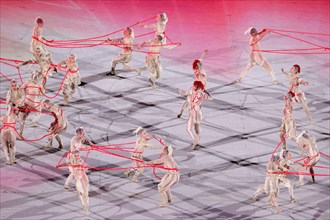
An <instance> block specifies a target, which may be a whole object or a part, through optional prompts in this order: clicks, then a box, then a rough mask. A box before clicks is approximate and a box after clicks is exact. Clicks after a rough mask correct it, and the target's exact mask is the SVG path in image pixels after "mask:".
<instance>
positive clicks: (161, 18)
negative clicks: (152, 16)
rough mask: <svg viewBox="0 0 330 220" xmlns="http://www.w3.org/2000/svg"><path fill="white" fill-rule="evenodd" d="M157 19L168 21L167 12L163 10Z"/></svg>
mask: <svg viewBox="0 0 330 220" xmlns="http://www.w3.org/2000/svg"><path fill="white" fill-rule="evenodd" d="M156 20H157V21H161V22H165V23H166V22H167V21H168V17H167V15H166V14H165V12H162V13H159V14H158V15H157V17H156Z"/></svg>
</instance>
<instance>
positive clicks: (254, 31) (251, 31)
mask: <svg viewBox="0 0 330 220" xmlns="http://www.w3.org/2000/svg"><path fill="white" fill-rule="evenodd" d="M257 33H258V31H257V29H256V28H252V29H251V30H250V34H257Z"/></svg>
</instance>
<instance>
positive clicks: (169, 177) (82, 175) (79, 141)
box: [1, 13, 319, 215]
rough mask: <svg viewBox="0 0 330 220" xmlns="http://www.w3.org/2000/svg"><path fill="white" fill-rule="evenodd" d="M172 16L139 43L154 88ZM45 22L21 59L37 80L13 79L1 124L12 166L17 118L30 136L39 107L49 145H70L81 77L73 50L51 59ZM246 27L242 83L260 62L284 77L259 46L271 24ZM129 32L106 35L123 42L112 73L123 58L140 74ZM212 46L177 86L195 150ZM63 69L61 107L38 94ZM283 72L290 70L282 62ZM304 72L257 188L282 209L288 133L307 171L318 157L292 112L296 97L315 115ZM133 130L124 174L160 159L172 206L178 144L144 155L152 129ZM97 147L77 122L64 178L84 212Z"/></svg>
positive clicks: (162, 186)
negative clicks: (65, 137)
mask: <svg viewBox="0 0 330 220" xmlns="http://www.w3.org/2000/svg"><path fill="white" fill-rule="evenodd" d="M167 22H168V17H167V15H166V14H165V13H160V14H158V15H157V16H156V23H153V24H150V25H143V27H144V28H153V29H154V30H155V36H154V39H152V40H147V41H145V42H142V43H140V44H139V45H138V48H141V47H144V46H145V45H149V48H150V49H149V52H148V53H147V55H146V67H147V70H148V71H149V72H150V77H149V81H150V83H151V87H152V88H155V87H156V84H155V82H156V80H157V79H159V77H160V75H161V72H162V65H161V61H160V51H161V49H162V48H167V49H172V48H175V47H177V46H179V45H180V44H175V45H168V44H166V34H165V29H166V24H167ZM43 25H44V21H43V20H42V19H41V18H40V17H37V18H36V20H35V26H34V28H33V35H32V36H33V37H32V42H31V45H30V52H31V53H32V54H33V57H32V58H31V59H29V60H27V61H25V62H22V63H20V64H18V65H17V68H20V67H21V66H23V65H26V64H30V65H31V67H30V68H29V72H32V73H31V79H30V80H28V81H26V82H24V83H23V84H22V85H21V86H18V83H17V81H15V80H12V81H11V88H10V89H9V91H8V93H7V98H6V104H7V112H6V114H5V115H4V116H1V120H2V123H3V125H6V126H5V127H4V128H3V129H2V131H1V142H2V145H3V147H4V152H5V155H6V164H9V165H10V164H15V163H16V160H15V152H16V147H15V142H16V129H15V122H16V120H19V132H18V134H19V138H21V139H22V140H25V139H24V137H23V130H24V126H25V121H26V119H27V117H28V115H29V114H30V113H35V116H34V118H33V119H32V123H31V125H30V126H31V127H35V126H37V122H38V120H39V119H40V116H41V112H42V110H45V111H47V112H49V114H50V115H52V116H53V117H54V121H53V122H52V123H51V124H50V126H49V128H48V130H47V132H48V142H47V144H46V147H51V146H52V143H53V138H55V139H56V141H57V142H58V149H59V150H61V149H62V148H63V147H64V146H65V144H63V142H62V140H61V137H60V135H62V134H63V133H65V132H66V129H67V127H68V124H69V121H68V120H67V118H66V116H65V111H64V110H63V109H62V107H61V106H66V105H67V104H68V103H69V102H70V100H71V98H72V97H73V95H74V94H75V92H76V90H77V89H78V86H79V85H80V83H81V76H80V73H79V67H78V64H77V57H76V55H75V54H70V55H69V56H68V57H67V58H66V59H64V60H63V61H61V62H59V63H58V64H57V65H55V64H54V63H53V61H52V55H51V53H50V52H49V51H48V50H47V48H46V47H45V46H44V43H45V42H51V41H50V40H47V39H45V38H44V37H43V35H42V27H43ZM248 32H249V33H250V35H251V36H250V41H249V45H250V47H251V53H250V60H249V63H248V65H247V67H246V69H245V70H244V71H243V72H242V73H241V75H240V77H239V78H238V79H237V80H236V82H237V83H239V82H241V80H242V79H243V77H244V76H245V75H246V73H247V72H248V71H250V70H251V68H252V67H253V66H254V65H256V64H257V65H260V66H262V67H263V68H264V69H265V70H266V71H267V72H268V73H269V74H270V75H271V77H272V80H273V82H274V84H278V81H277V79H276V76H275V74H274V72H273V70H272V68H271V66H270V64H269V63H268V61H267V60H266V59H265V58H264V57H263V56H262V54H261V53H260V51H258V50H260V46H259V41H260V40H261V39H262V38H263V37H264V36H265V35H266V34H268V33H269V30H268V29H264V30H263V31H261V32H259V33H258V32H257V30H256V29H255V28H250V29H249V30H248ZM123 35H124V36H123V37H122V38H118V39H110V38H109V39H108V43H109V44H113V45H120V47H121V48H122V51H121V53H120V54H119V55H118V56H116V57H114V58H113V59H112V64H111V69H110V72H109V73H108V74H107V75H110V76H114V75H116V66H117V64H122V65H123V68H124V69H125V70H129V71H135V72H136V74H137V75H138V76H139V75H141V71H140V69H138V68H134V67H131V66H129V62H130V61H131V59H132V55H133V51H134V48H133V42H134V30H133V28H131V27H126V28H124V31H123ZM207 52H208V51H207V50H204V51H203V52H202V54H201V56H200V57H199V58H198V59H196V60H194V61H193V63H192V69H193V72H194V77H195V79H194V81H193V83H192V86H191V88H190V89H189V90H183V89H178V93H179V94H180V95H181V96H183V97H185V101H184V103H183V105H182V107H181V109H180V111H179V113H178V115H177V117H178V118H180V117H181V116H182V114H183V112H184V110H185V109H186V108H188V120H187V132H188V134H189V135H190V137H191V139H192V147H193V149H194V150H196V149H198V146H199V143H200V136H201V121H202V111H201V105H202V103H203V101H204V100H206V101H211V100H212V99H213V97H212V95H211V94H210V93H209V92H208V91H207V90H206V83H207V75H206V72H205V70H204V67H203V59H204V58H205V56H206V54H207ZM32 64H38V67H39V68H38V69H37V70H33V71H32ZM62 69H64V70H65V72H66V73H65V76H64V80H63V82H62V88H61V90H62V94H63V101H62V103H61V106H60V105H58V104H56V103H51V101H50V100H49V99H45V100H41V99H40V97H41V96H44V95H45V93H46V91H47V80H48V79H49V77H51V76H52V74H59V71H60V70H62ZM282 71H283V73H285V74H287V73H286V72H285V71H284V70H283V69H282ZM299 74H300V67H299V65H297V64H296V65H294V66H293V67H292V68H291V70H290V73H289V74H287V75H288V77H289V79H290V89H289V92H288V93H287V94H286V95H285V96H284V101H285V107H284V111H283V114H284V115H283V120H282V126H281V128H280V137H281V139H282V140H283V149H282V151H281V154H280V156H278V155H274V156H273V157H272V159H271V161H270V162H269V163H268V165H267V174H266V180H265V184H263V185H262V186H260V187H259V188H258V190H257V191H256V193H255V194H254V195H253V199H257V196H258V194H259V193H261V192H262V191H265V192H266V193H267V194H268V195H269V197H270V199H269V201H270V202H269V203H270V204H271V205H273V206H274V207H275V211H276V213H277V212H278V211H279V208H278V204H277V197H278V193H279V185H280V184H282V185H284V186H286V187H288V188H289V192H290V197H291V201H292V202H295V201H296V199H295V197H294V195H293V186H292V184H291V182H290V180H289V179H288V178H287V176H286V175H285V174H284V173H283V171H287V170H289V169H290V168H291V165H292V164H291V162H290V158H291V154H290V151H289V149H288V147H287V143H286V139H291V140H295V141H296V142H297V144H298V146H299V147H300V148H301V149H302V151H303V156H304V157H306V160H305V161H304V163H301V170H300V171H301V172H302V171H303V169H304V168H306V167H308V168H309V169H310V173H311V174H314V171H313V166H314V165H315V164H316V163H317V161H318V160H319V154H318V149H317V147H316V143H315V138H314V137H313V136H312V135H311V134H310V133H309V132H307V131H303V132H302V133H301V134H300V135H299V136H298V137H297V136H296V126H295V120H294V117H293V114H292V113H293V105H294V102H299V103H300V104H301V105H302V106H303V109H304V110H305V111H306V113H307V115H308V118H309V121H310V122H313V119H312V117H311V113H310V111H309V108H308V106H307V104H306V99H305V95H304V93H303V92H302V90H301V89H300V85H308V82H306V81H304V80H302V79H301V78H300V77H299ZM135 134H136V136H137V140H136V146H135V149H134V151H133V152H132V154H131V159H132V160H133V166H134V168H132V169H129V170H127V171H126V172H124V175H125V176H127V177H130V179H131V181H132V182H136V183H137V182H138V181H139V180H138V176H139V175H140V174H141V173H142V172H143V170H144V167H147V166H150V165H159V164H162V165H163V167H164V168H165V169H166V171H167V173H166V175H165V176H164V177H163V178H162V180H161V182H160V183H159V184H158V191H159V193H160V197H161V203H160V207H166V206H168V204H170V203H171V202H172V195H171V191H170V188H171V187H172V186H173V185H174V184H176V183H177V182H178V181H179V179H180V173H179V170H178V167H177V164H176V162H175V160H174V158H173V148H172V147H171V146H168V145H166V144H165V146H164V151H163V154H162V157H161V158H160V159H157V160H153V161H145V160H144V158H143V152H144V150H145V148H148V147H153V146H152V145H151V144H150V143H149V141H150V140H151V139H152V137H153V136H152V135H149V134H148V133H147V130H146V129H144V128H141V127H139V128H138V129H136V131H135ZM93 146H94V145H93V143H92V142H91V141H90V140H88V139H87V138H86V137H85V130H84V128H82V127H79V128H77V129H76V130H75V136H74V137H73V138H72V139H71V143H70V150H69V152H68V154H67V165H68V168H69V176H68V177H67V180H66V181H65V184H64V187H65V188H66V189H70V182H71V180H72V179H74V180H75V186H76V190H77V192H78V195H79V199H80V201H81V205H82V207H83V210H84V212H85V214H86V215H87V214H88V212H89V211H88V210H89V195H88V192H89V179H88V176H87V175H86V170H87V168H88V166H87V164H85V162H84V161H83V160H82V158H81V155H80V150H82V149H83V148H93ZM306 161H307V162H306ZM312 178H313V181H314V176H312ZM299 184H300V185H303V176H302V175H300V176H299Z"/></svg>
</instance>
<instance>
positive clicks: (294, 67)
mask: <svg viewBox="0 0 330 220" xmlns="http://www.w3.org/2000/svg"><path fill="white" fill-rule="evenodd" d="M291 70H292V71H293V72H294V73H295V74H297V73H300V66H299V65H298V64H295V65H293V66H292V68H291Z"/></svg>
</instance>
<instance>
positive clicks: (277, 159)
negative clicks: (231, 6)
mask: <svg viewBox="0 0 330 220" xmlns="http://www.w3.org/2000/svg"><path fill="white" fill-rule="evenodd" d="M247 33H250V39H249V46H250V48H251V52H250V58H249V63H248V65H247V67H246V68H245V69H244V70H243V72H242V73H241V74H240V76H239V78H238V79H237V80H236V81H235V82H236V83H240V82H241V80H242V79H243V77H244V76H245V75H246V74H247V73H248V72H249V71H250V70H251V68H252V67H253V66H255V65H259V66H261V67H263V68H264V69H265V70H266V71H267V72H268V73H269V74H270V75H271V78H272V80H273V83H274V84H275V85H276V84H278V80H277V78H276V76H275V74H274V72H273V70H272V68H271V66H270V64H269V63H268V61H267V60H266V59H265V58H264V56H263V55H262V54H261V52H260V45H259V42H260V40H261V39H262V38H263V37H264V36H265V35H266V34H269V33H270V31H269V29H267V28H265V29H263V30H262V31H261V32H258V31H257V29H256V28H253V27H251V28H249V29H248V30H247V31H246V32H245V34H247ZM281 70H282V72H283V73H284V74H285V75H286V76H287V77H288V78H289V84H290V86H289V90H288V92H287V93H286V94H285V95H284V109H283V118H282V124H281V127H280V135H279V136H280V139H281V144H282V149H281V150H280V154H279V155H277V154H276V153H275V154H273V155H272V157H271V159H270V161H269V162H268V164H267V168H266V178H265V182H264V184H262V185H260V186H259V187H258V188H257V190H256V192H255V193H254V194H253V196H252V199H253V200H257V199H258V195H259V194H260V193H262V192H265V193H266V194H267V195H268V196H269V199H268V204H270V205H272V206H273V207H274V209H275V213H279V212H280V208H279V205H278V202H277V198H278V196H279V188H280V186H281V185H284V186H285V187H287V188H288V191H289V194H290V201H291V202H292V203H295V202H296V201H297V200H296V199H295V197H294V195H293V184H292V183H291V181H290V179H289V178H288V177H287V173H290V172H294V173H297V174H298V175H299V181H298V184H297V186H302V185H304V175H305V174H304V171H305V170H309V172H310V175H311V177H312V182H315V176H314V169H313V166H315V165H316V163H317V162H318V161H319V159H320V153H319V150H318V148H317V146H316V141H315V137H314V136H313V135H312V134H310V133H309V132H308V131H302V132H301V133H300V134H299V135H298V136H297V135H296V122H295V119H294V116H293V109H294V104H295V103H300V104H301V106H302V108H303V109H304V111H305V112H306V114H307V117H308V120H309V122H310V123H311V124H313V123H314V120H313V118H312V115H311V112H310V110H309V107H308V105H307V102H306V97H305V94H304V92H303V91H302V89H301V85H304V86H307V85H309V83H308V82H307V81H305V80H303V79H302V78H300V71H301V68H300V66H299V65H298V64H294V65H293V66H292V67H291V69H290V72H289V73H287V72H285V71H284V69H283V68H282V69H281ZM287 139H289V140H292V141H294V142H296V145H297V146H298V147H299V148H300V149H301V155H302V156H303V160H300V161H297V162H291V161H290V159H291V152H290V150H289V148H288V146H287V141H286V140H287ZM294 165H298V166H299V168H298V170H297V169H295V168H294Z"/></svg>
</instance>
